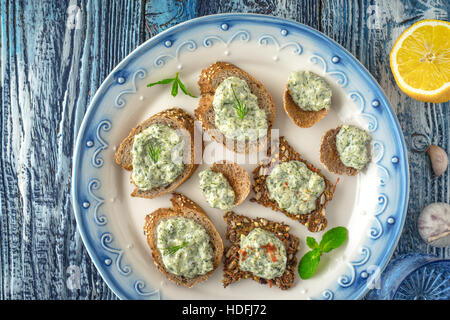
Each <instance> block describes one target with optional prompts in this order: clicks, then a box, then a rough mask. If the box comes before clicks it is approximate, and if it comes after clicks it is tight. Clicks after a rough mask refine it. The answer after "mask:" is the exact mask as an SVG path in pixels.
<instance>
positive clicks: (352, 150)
mask: <svg viewBox="0 0 450 320" xmlns="http://www.w3.org/2000/svg"><path fill="white" fill-rule="evenodd" d="M370 140H371V137H370V135H369V134H368V133H367V132H366V131H364V130H362V129H359V128H357V127H355V126H350V125H343V126H342V127H341V129H340V130H339V132H338V134H337V135H336V148H337V151H338V153H339V158H340V159H341V161H342V163H343V164H345V165H346V166H347V167H352V168H355V169H357V170H361V169H363V168H364V166H365V165H366V164H367V163H368V162H369V161H370V154H369V150H368V148H367V145H368V143H369V142H370Z"/></svg>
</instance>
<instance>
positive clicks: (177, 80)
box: [147, 72, 197, 98]
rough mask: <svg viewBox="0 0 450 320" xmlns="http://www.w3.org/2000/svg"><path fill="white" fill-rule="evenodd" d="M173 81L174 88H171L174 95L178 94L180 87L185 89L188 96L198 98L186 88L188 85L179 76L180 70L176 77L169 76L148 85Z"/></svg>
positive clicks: (184, 91)
mask: <svg viewBox="0 0 450 320" xmlns="http://www.w3.org/2000/svg"><path fill="white" fill-rule="evenodd" d="M172 82H173V84H172V90H171V94H172V96H174V97H175V96H176V95H177V94H178V87H180V89H181V91H183V93H184V94H185V95H188V96H190V97H192V98H197V97H196V96H194V95H193V94H192V93H190V92H189V91H188V90H187V89H186V86H185V85H184V84H183V82H181V80H180V78H179V72H177V74H176V75H175V77H174V78H167V79H163V80H160V81H156V82H152V83H149V84H148V85H147V87H153V86H154V85H157V84H169V83H172Z"/></svg>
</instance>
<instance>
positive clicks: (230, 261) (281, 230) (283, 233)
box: [222, 211, 300, 290]
mask: <svg viewBox="0 0 450 320" xmlns="http://www.w3.org/2000/svg"><path fill="white" fill-rule="evenodd" d="M224 220H225V222H226V223H227V231H226V239H227V240H229V241H230V242H231V246H230V247H227V248H226V249H225V258H224V267H223V280H222V283H223V286H224V287H227V286H228V285H230V284H231V283H234V282H237V281H239V280H241V279H253V280H254V281H257V282H259V283H261V284H269V285H270V287H272V286H273V285H275V286H277V287H279V288H280V289H281V290H287V289H289V288H291V287H292V286H293V284H294V281H295V269H296V266H297V257H296V254H297V252H298V249H299V244H300V240H299V239H298V238H297V237H296V236H294V235H292V234H290V233H289V230H290V227H289V226H288V225H286V224H284V223H282V222H280V223H278V222H274V221H271V220H267V219H264V218H256V219H251V218H249V217H245V216H242V215H237V214H235V213H234V212H232V211H230V212H227V213H226V214H225V215H224ZM255 228H261V229H264V230H266V231H269V232H272V233H273V234H274V235H275V236H276V237H277V238H278V239H280V240H281V241H282V242H283V244H284V246H285V247H286V254H287V258H288V259H287V262H286V270H285V272H284V273H283V274H282V275H281V276H279V277H277V278H274V279H272V280H268V279H264V278H260V277H258V276H255V275H253V273H251V272H248V271H242V270H241V269H240V268H239V250H240V239H241V235H244V236H246V235H248V234H249V233H250V232H251V231H252V230H253V229H255Z"/></svg>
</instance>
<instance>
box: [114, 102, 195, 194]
mask: <svg viewBox="0 0 450 320" xmlns="http://www.w3.org/2000/svg"><path fill="white" fill-rule="evenodd" d="M155 123H160V124H165V125H168V126H170V127H172V128H174V129H183V130H184V132H186V133H187V135H188V136H186V137H184V138H185V139H186V140H188V141H187V142H189V144H186V145H187V146H188V145H190V150H189V151H190V154H189V161H188V163H185V165H184V170H183V172H182V173H181V174H180V175H179V176H178V177H177V179H176V180H175V181H173V182H172V183H171V184H169V185H168V186H165V187H157V188H153V189H150V190H140V189H139V188H138V187H136V188H135V189H134V190H133V192H132V193H131V196H133V197H140V198H148V199H152V198H156V197H159V196H162V195H164V194H167V193H169V192H172V191H174V190H175V189H176V188H178V187H179V186H180V185H181V184H183V183H184V182H185V181H186V180H187V179H188V178H189V177H190V176H191V175H192V174H193V173H194V172H195V170H196V169H197V167H198V164H195V163H194V162H195V161H194V159H196V156H195V145H194V130H195V126H194V118H193V117H192V116H191V115H190V114H188V113H187V112H186V111H184V110H183V109H181V108H175V107H174V108H170V109H166V110H164V111H161V112H159V113H157V114H155V115H153V116H151V117H150V118H148V119H147V120H145V121H144V122H142V123H141V124H139V125H138V126H137V127H135V128H133V129H132V130H131V132H130V133H129V134H128V136H127V137H126V138H125V139H124V140H122V142H121V143H120V145H119V148H118V149H117V151H116V153H115V154H114V160H115V161H116V163H117V164H118V165H119V166H121V167H122V168H124V169H125V170H128V171H131V170H133V162H132V161H133V159H132V155H131V149H132V147H133V143H134V136H135V135H137V134H139V133H141V132H142V131H143V130H145V129H146V128H148V127H149V126H150V125H152V124H155ZM201 152H202V153H203V142H202V151H201ZM130 181H131V183H133V184H134V182H133V180H132V179H131V177H130Z"/></svg>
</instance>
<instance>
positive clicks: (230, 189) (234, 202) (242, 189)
mask: <svg viewBox="0 0 450 320" xmlns="http://www.w3.org/2000/svg"><path fill="white" fill-rule="evenodd" d="M198 175H199V179H200V190H201V191H202V193H203V196H204V197H205V199H206V202H208V204H209V205H210V206H211V207H213V208H217V209H221V210H223V211H228V210H231V209H232V208H234V207H236V206H238V205H240V204H241V203H242V202H244V200H245V199H246V198H247V196H248V194H249V192H250V184H251V183H250V177H249V175H248V173H247V171H245V169H244V168H242V167H241V166H240V165H238V164H237V163H234V162H230V161H226V160H222V161H219V162H215V163H213V165H212V166H211V168H209V169H206V170H203V171H201V172H199V174H198Z"/></svg>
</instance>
